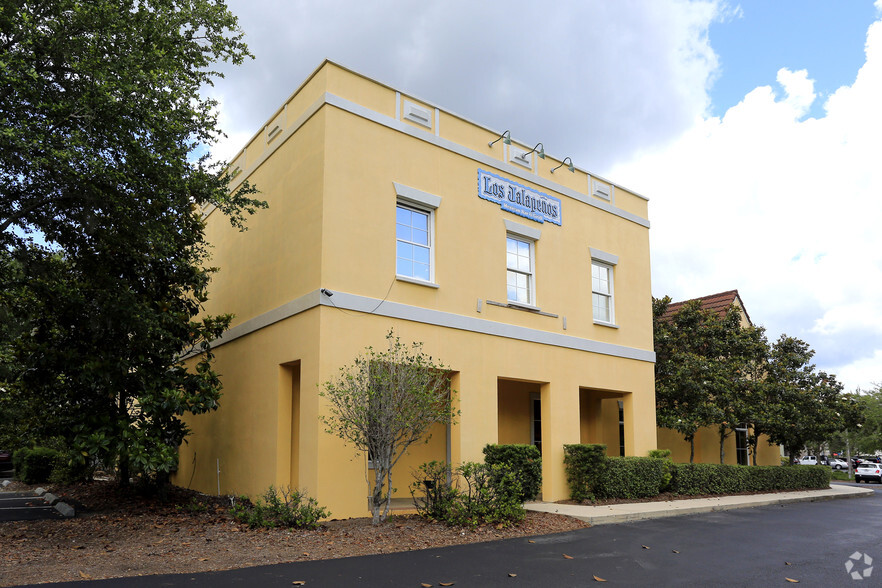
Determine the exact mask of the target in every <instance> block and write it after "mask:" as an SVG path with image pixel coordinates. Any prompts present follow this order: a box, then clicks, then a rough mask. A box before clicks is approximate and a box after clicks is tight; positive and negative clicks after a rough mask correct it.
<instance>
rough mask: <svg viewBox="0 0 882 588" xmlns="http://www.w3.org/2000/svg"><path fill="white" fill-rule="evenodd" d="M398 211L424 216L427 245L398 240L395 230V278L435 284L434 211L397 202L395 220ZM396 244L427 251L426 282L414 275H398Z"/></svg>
mask: <svg viewBox="0 0 882 588" xmlns="http://www.w3.org/2000/svg"><path fill="white" fill-rule="evenodd" d="M398 209H403V210H409V211H410V212H416V213H419V214H424V215H426V228H427V231H426V232H427V237H426V240H427V241H428V244H427V245H423V244H421V243H417V242H415V241H407V240H405V239H400V238H399V237H398V235H397V230H396V235H395V276H396V277H398V278H404V279H407V280H416V281H418V282H426V283H430V284H431V283H434V282H435V235H434V233H435V231H434V226H435V211H433V210H426V209H424V208H420V207H417V206H414V205H412V204H409V203H406V202H400V201H399V202H398V203H397V205H396V206H395V215H396V220H397V216H398ZM397 224H398V223H397V222H396V227H397ZM398 243H408V244H410V245H413V246H414V247H424V248H426V249H428V250H429V279H428V280H424V279H423V278H419V277H417V276H416V275H410V276H409V275H407V274H400V273H398Z"/></svg>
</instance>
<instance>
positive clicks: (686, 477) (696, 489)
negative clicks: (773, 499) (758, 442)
mask: <svg viewBox="0 0 882 588" xmlns="http://www.w3.org/2000/svg"><path fill="white" fill-rule="evenodd" d="M831 477H832V474H831V471H830V468H828V467H827V466H800V467H781V466H737V465H724V464H717V463H693V464H688V463H680V464H674V476H673V479H672V481H671V491H673V492H676V493H677V494H685V495H696V494H734V493H738V492H772V491H776V490H808V489H817V488H826V487H827V486H829V485H830V479H831Z"/></svg>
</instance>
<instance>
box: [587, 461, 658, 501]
mask: <svg viewBox="0 0 882 588" xmlns="http://www.w3.org/2000/svg"><path fill="white" fill-rule="evenodd" d="M669 480H670V472H669V468H668V462H667V461H665V460H662V459H655V458H652V457H609V458H606V467H604V468H603V470H602V472H601V474H600V476H599V480H598V483H597V487H596V489H595V493H596V495H597V497H598V498H651V497H653V496H658V495H659V494H660V493H661V492H662V490H663V489H664V488H665V487H666V486H667V484H668V481H669Z"/></svg>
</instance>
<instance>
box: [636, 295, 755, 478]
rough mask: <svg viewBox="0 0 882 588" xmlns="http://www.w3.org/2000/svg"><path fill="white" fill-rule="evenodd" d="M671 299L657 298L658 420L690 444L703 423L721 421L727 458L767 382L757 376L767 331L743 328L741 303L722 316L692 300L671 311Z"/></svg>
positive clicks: (705, 425) (655, 313)
mask: <svg viewBox="0 0 882 588" xmlns="http://www.w3.org/2000/svg"><path fill="white" fill-rule="evenodd" d="M670 301H671V299H670V298H669V297H665V298H662V299H656V298H653V336H654V340H655V352H656V363H655V386H656V415H657V421H658V424H659V425H660V426H662V427H666V428H668V429H673V430H675V431H677V432H679V433H680V434H681V435H683V438H684V439H685V440H686V441H689V443H690V444H694V438H695V434H696V433H697V432H698V430H699V429H700V428H702V427H707V426H711V425H716V426H718V427H719V430H720V435H721V440H720V441H721V442H720V460H721V461H722V460H723V454H722V447H723V440H724V439H725V437H727V436H728V435H730V434H731V432H732V431H733V430H734V427H735V423H741V422H745V421H748V420H750V419H749V414H748V413H749V412H750V410H751V409H752V400H753V396H752V395H751V394H750V392H751V391H752V390H753V389H754V388H755V387H756V385H757V384H758V382H761V380H755V379H754V378H753V377H752V372H753V371H754V370H753V364H754V362H756V361H761V358H762V355H763V353H764V351H765V349H766V343H765V335H764V333H763V329H762V328H753V327H747V328H744V327H742V326H741V311H740V309H739V308H738V307H736V306H735V305H732V306H731V307H730V308H729V309H728V310H727V312H726V314H725V315H723V316H720V315H719V314H718V313H717V312H714V311H712V310H705V309H703V308H702V306H701V301H699V300H692V301H689V302H686V303H685V304H683V305H682V306H681V307H680V309H679V310H678V311H677V312H676V313H674V314H673V315H670V316H666V312H667V309H668V305H669V304H670ZM693 452H694V446H693ZM690 461H691V456H690Z"/></svg>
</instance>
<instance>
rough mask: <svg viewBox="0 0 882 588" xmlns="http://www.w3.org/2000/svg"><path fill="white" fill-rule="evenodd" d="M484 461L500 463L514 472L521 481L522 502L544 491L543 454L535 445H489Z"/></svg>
mask: <svg viewBox="0 0 882 588" xmlns="http://www.w3.org/2000/svg"><path fill="white" fill-rule="evenodd" d="M484 463H486V464H488V465H495V464H500V465H503V466H505V467H506V468H507V469H509V470H511V471H512V472H514V474H515V477H517V479H518V480H520V482H521V487H522V489H523V492H522V494H521V496H520V500H521V502H524V501H527V500H533V499H534V498H536V497H537V496H538V495H539V493H540V492H541V491H542V454H541V453H540V452H539V449H538V448H537V447H536V446H535V445H519V444H512V445H487V446H485V447H484Z"/></svg>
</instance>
